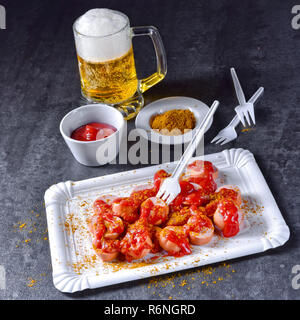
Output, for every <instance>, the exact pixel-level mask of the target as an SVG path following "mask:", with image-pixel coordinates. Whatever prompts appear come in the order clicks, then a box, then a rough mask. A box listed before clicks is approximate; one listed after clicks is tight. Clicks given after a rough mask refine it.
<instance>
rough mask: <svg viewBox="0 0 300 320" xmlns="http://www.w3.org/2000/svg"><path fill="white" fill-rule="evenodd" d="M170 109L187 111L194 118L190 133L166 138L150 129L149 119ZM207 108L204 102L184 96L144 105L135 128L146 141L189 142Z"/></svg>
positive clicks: (164, 142) (165, 142)
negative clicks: (191, 113) (194, 122)
mask: <svg viewBox="0 0 300 320" xmlns="http://www.w3.org/2000/svg"><path fill="white" fill-rule="evenodd" d="M172 109H189V110H190V111H192V112H193V113H194V115H195V117H196V126H195V128H194V129H193V130H192V132H188V133H184V134H183V135H178V136H167V135H162V134H160V133H157V132H155V131H154V130H153V129H151V127H150V119H151V117H153V116H154V115H155V114H159V113H163V112H165V111H168V110H172ZM208 110H209V107H208V105H206V104H205V103H204V102H202V101H200V100H197V99H194V98H191V97H184V96H173V97H167V98H162V99H159V100H156V101H153V102H151V103H149V104H148V105H146V106H145V107H144V108H143V109H142V110H141V111H140V112H139V114H138V115H137V117H136V119H135V127H136V128H137V129H141V133H140V134H141V135H142V137H143V138H145V139H146V140H150V141H152V142H155V143H160V144H183V143H187V142H189V141H190V140H191V138H192V136H193V134H194V132H195V131H196V130H197V128H198V127H199V125H200V123H201V121H202V120H203V118H204V116H205V114H206V112H208ZM212 122H213V119H211V121H210V122H209V124H208V126H207V128H206V130H205V132H206V131H207V130H208V129H209V128H210V127H211V125H212Z"/></svg>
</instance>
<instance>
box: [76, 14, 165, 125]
mask: <svg viewBox="0 0 300 320" xmlns="http://www.w3.org/2000/svg"><path fill="white" fill-rule="evenodd" d="M73 31H74V37H75V46H76V51H77V58H78V66H79V73H80V81H81V92H82V95H83V97H84V98H85V99H87V100H88V101H91V102H103V103H108V104H111V105H113V106H115V107H117V108H118V109H119V110H120V111H121V112H122V113H123V115H124V117H125V118H126V119H131V118H133V117H134V116H135V115H136V114H137V113H138V112H139V110H140V109H141V108H142V107H143V104H144V99H143V96H142V93H143V92H145V91H146V90H148V89H149V88H151V87H152V86H154V85H155V84H157V83H158V82H160V81H161V80H162V79H163V78H164V77H165V75H166V73H167V62H166V54H165V50H164V46H163V43H162V40H161V37H160V35H159V33H158V31H157V29H156V28H155V27H152V26H149V27H132V28H130V24H129V19H128V17H127V16H126V15H124V14H123V13H121V12H118V11H114V10H110V9H92V10H89V11H88V12H86V13H85V14H84V15H83V16H81V17H79V18H78V19H77V20H76V21H75V22H74V25H73ZM144 35H148V36H150V37H151V39H152V42H153V45H154V48H155V53H156V60H157V71H156V73H154V74H152V75H150V76H149V77H147V78H145V79H142V80H139V79H138V78H137V74H136V69H135V61H134V55H133V49H132V37H134V36H144Z"/></svg>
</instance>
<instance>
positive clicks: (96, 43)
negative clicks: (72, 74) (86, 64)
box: [74, 9, 131, 62]
mask: <svg viewBox="0 0 300 320" xmlns="http://www.w3.org/2000/svg"><path fill="white" fill-rule="evenodd" d="M127 23H128V20H127V18H126V16H123V15H121V14H120V13H118V12H116V11H113V10H109V9H92V10H89V11H87V12H86V13H85V14H84V15H82V16H81V17H80V18H79V19H77V21H76V23H75V25H74V29H75V31H74V35H75V43H76V49H77V53H78V55H79V56H80V57H81V58H83V59H84V60H87V61H90V62H104V61H108V60H113V59H116V58H119V57H121V56H123V55H124V54H126V53H127V52H128V51H129V49H130V47H131V37H130V28H129V25H128V26H127V27H126V25H127Z"/></svg>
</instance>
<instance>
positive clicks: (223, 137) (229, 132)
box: [211, 87, 264, 145]
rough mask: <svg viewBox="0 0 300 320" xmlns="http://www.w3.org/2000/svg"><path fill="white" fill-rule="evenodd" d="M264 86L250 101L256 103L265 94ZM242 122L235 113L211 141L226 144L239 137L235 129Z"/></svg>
mask: <svg viewBox="0 0 300 320" xmlns="http://www.w3.org/2000/svg"><path fill="white" fill-rule="evenodd" d="M263 92H264V88H263V87H260V88H259V89H258V90H257V91H256V92H255V93H254V95H253V96H252V97H251V98H250V99H249V101H248V103H252V104H253V105H254V103H255V102H256V101H257V99H258V98H259V97H260V96H261V95H262V94H263ZM239 123H240V119H239V117H238V115H235V116H234V118H233V119H232V120H231V122H230V123H229V124H228V125H227V127H225V128H224V129H222V130H221V131H220V132H219V133H218V134H217V135H216V136H215V137H214V138H213V139H212V141H211V143H216V144H219V143H220V144H221V145H223V144H225V143H228V142H230V141H232V140H234V139H236V137H237V133H236V131H235V127H236V126H237V125H238V124H239Z"/></svg>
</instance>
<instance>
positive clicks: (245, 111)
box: [230, 68, 255, 127]
mask: <svg viewBox="0 0 300 320" xmlns="http://www.w3.org/2000/svg"><path fill="white" fill-rule="evenodd" d="M230 72H231V76H232V80H233V84H234V88H235V92H236V96H237V99H238V101H239V105H238V106H237V107H236V108H235V109H234V110H235V112H236V114H237V115H238V117H239V119H240V121H241V122H242V124H243V126H244V127H245V126H246V123H245V120H244V119H246V120H247V122H248V125H249V126H251V123H250V118H251V120H252V122H253V123H254V124H255V115H254V107H253V103H251V102H249V101H248V102H246V99H245V95H244V92H243V90H242V87H241V84H240V82H239V79H238V77H237V74H236V72H235V70H234V68H231V69H230ZM249 115H250V118H249Z"/></svg>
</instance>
